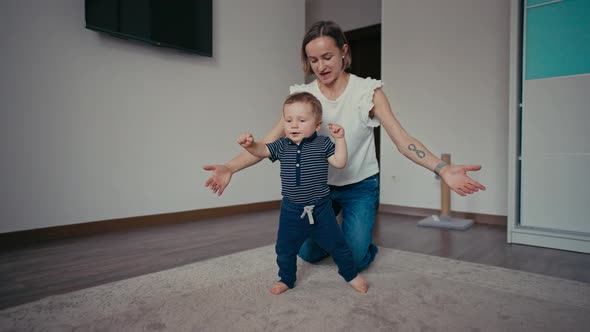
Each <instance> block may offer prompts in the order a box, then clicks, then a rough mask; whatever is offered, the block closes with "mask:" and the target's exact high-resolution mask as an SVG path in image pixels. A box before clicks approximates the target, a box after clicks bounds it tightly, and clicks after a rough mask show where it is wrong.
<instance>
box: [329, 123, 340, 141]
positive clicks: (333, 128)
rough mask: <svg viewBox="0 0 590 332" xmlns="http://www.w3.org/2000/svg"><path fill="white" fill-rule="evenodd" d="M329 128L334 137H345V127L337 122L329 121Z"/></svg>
mask: <svg viewBox="0 0 590 332" xmlns="http://www.w3.org/2000/svg"><path fill="white" fill-rule="evenodd" d="M328 129H330V134H331V135H332V137H334V138H344V128H342V127H340V126H339V125H337V124H334V123H329V124H328Z"/></svg>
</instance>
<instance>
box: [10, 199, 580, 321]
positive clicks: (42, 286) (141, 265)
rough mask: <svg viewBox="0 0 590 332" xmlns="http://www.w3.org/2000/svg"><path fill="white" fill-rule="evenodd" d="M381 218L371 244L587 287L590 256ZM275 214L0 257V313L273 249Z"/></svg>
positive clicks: (479, 228)
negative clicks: (267, 247)
mask: <svg viewBox="0 0 590 332" xmlns="http://www.w3.org/2000/svg"><path fill="white" fill-rule="evenodd" d="M420 219H421V218H419V217H411V216H403V215H395V214H383V213H381V214H379V215H378V217H377V222H376V227H375V243H376V244H377V245H378V246H381V247H386V248H394V249H400V250H406V251H412V252H419V253H424V254H428V255H437V256H443V257H449V258H454V259H458V260H463V261H469V262H476V263H481V264H488V265H495V266H501V267H506V268H510V269H517V270H523V271H529V272H534V273H539V274H544V275H549V276H555V277H560V278H564V279H571V280H577V281H582V282H588V283H590V255H587V254H581V253H574V252H567V251H560V250H552V249H545V248H537V247H530V246H521V245H509V244H506V229H505V227H501V226H491V225H475V226H474V227H472V228H471V229H469V230H467V231H464V232H461V231H447V230H440V229H434V228H422V227H417V226H416V222H417V221H418V220H420ZM277 221H278V211H267V212H257V213H249V214H243V215H239V216H233V217H227V218H213V219H208V220H200V221H196V222H191V223H184V224H175V225H169V226H159V227H149V228H143V229H136V230H132V231H127V232H120V233H110V234H101V235H96V236H91V237H84V238H77V239H70V240H61V241H55V242H52V243H45V244H40V245H34V246H29V247H26V248H19V249H12V250H9V251H3V252H0V309H3V308H7V307H11V306H15V305H18V304H23V303H27V302H30V301H34V300H38V299H41V298H44V297H46V296H49V295H55V294H61V293H66V292H70V291H74V290H79V289H84V288H88V287H92V286H96V285H100V284H104V283H108V282H113V281H117V280H122V279H126V278H130V277H135V276H139V275H143V274H146V273H151V272H156V271H161V270H165V269H169V268H173V267H176V266H181V265H185V264H189V263H193V262H196V261H199V260H204V259H208V258H213V257H218V256H223V255H227V254H230V253H234V252H238V251H242V250H246V249H252V248H257V247H261V246H265V245H269V244H272V243H274V241H275V239H276V234H275V233H276V228H277Z"/></svg>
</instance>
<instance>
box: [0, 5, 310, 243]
mask: <svg viewBox="0 0 590 332" xmlns="http://www.w3.org/2000/svg"><path fill="white" fill-rule="evenodd" d="M213 3H214V8H213V11H214V19H213V22H214V23H213V26H214V36H213V43H214V50H213V51H214V56H213V58H207V57H200V56H195V55H189V54H185V53H181V52H178V51H174V50H167V49H160V48H156V47H152V46H149V45H144V44H141V43H138V42H132V41H124V40H119V39H115V38H112V37H108V36H104V35H101V34H98V33H96V32H93V31H90V30H86V29H85V28H84V8H83V6H84V5H83V4H84V2H83V1H78V0H54V1H47V2H46V1H34V0H9V1H2V2H1V3H0V12H1V13H2V20H0V40H2V52H0V72H1V73H2V80H1V83H0V84H1V86H0V103H1V119H2V120H1V122H0V155H1V156H2V163H0V174H1V176H2V185H1V186H0V193H1V194H2V199H1V200H0V211H1V221H0V233H3V232H11V231H17V230H25V229H33V228H41V227H49V226H56V225H65V224H74V223H81V222H87V221H96V220H105V219H111V218H122V217H128V216H139V215H149V214H157V213H166V212H177V211H184V210H192V209H202V208H210V207H217V206H228V205H235V204H245V203H252V202H260V201H269V200H277V199H279V198H280V181H279V175H278V174H279V173H278V165H272V164H271V163H270V162H268V161H264V162H263V163H262V164H260V165H259V166H257V167H254V168H251V169H249V170H246V171H244V172H241V173H240V174H238V175H236V176H235V177H234V179H233V181H232V184H231V185H230V187H229V189H228V190H227V191H226V193H225V194H224V195H223V196H222V197H221V198H218V197H217V196H214V195H212V194H211V193H210V192H208V191H207V190H206V189H205V188H204V187H203V183H204V181H205V179H206V177H207V173H206V172H204V171H202V169H201V166H202V165H204V164H207V163H218V162H224V161H227V160H228V159H229V158H230V157H232V156H233V155H235V154H236V153H238V152H239V151H240V148H239V146H238V145H237V144H236V143H235V137H236V136H237V135H238V134H240V133H242V132H243V131H246V130H248V131H252V132H253V133H254V134H255V135H257V136H258V137H260V136H262V135H263V134H264V133H266V132H267V131H268V130H269V129H270V128H271V126H272V125H273V124H274V123H275V122H276V120H277V119H278V117H279V116H280V109H281V104H282V100H283V99H284V97H285V96H286V94H287V93H288V86H289V85H291V84H293V83H299V82H302V81H303V74H302V72H301V65H300V63H299V42H300V39H301V37H302V35H303V32H304V28H305V26H304V24H305V23H304V22H305V7H304V2H303V1H299V0H289V1H275V0H249V1H232V0H216V1H213Z"/></svg>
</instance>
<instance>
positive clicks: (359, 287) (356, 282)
mask: <svg viewBox="0 0 590 332" xmlns="http://www.w3.org/2000/svg"><path fill="white" fill-rule="evenodd" d="M348 283H349V284H350V285H351V286H352V288H354V289H355V290H356V291H357V292H359V293H366V292H367V291H368V290H369V285H368V284H367V282H366V281H365V279H363V277H361V276H360V274H359V275H357V276H356V278H354V279H352V280H351V281H349V282H348Z"/></svg>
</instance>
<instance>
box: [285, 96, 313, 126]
mask: <svg viewBox="0 0 590 332" xmlns="http://www.w3.org/2000/svg"><path fill="white" fill-rule="evenodd" d="M295 103H303V104H309V105H311V113H312V114H313V117H314V118H315V119H316V121H318V122H319V121H322V103H320V101H319V100H318V99H317V98H316V97H315V96H314V95H312V94H311V93H309V92H296V93H293V94H291V95H289V96H288V97H287V99H285V102H284V103H283V108H284V107H285V106H286V105H291V104H295Z"/></svg>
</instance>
